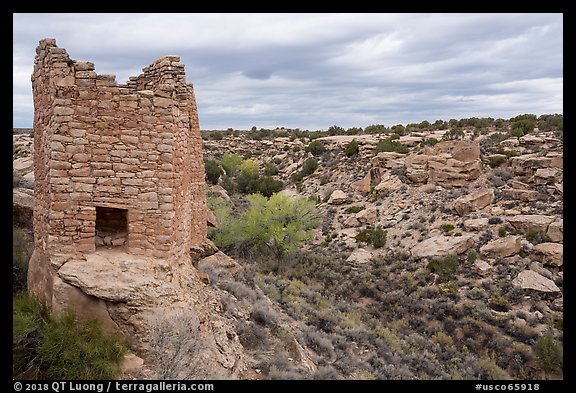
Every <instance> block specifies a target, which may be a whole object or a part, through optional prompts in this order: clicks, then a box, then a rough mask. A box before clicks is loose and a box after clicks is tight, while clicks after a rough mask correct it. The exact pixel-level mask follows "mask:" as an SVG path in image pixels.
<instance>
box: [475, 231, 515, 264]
mask: <svg viewBox="0 0 576 393" xmlns="http://www.w3.org/2000/svg"><path fill="white" fill-rule="evenodd" d="M521 239H522V238H521V237H520V236H507V237H504V238H500V239H496V240H492V241H491V242H489V243H488V244H485V245H484V246H482V247H480V253H481V254H482V255H484V256H485V257H487V258H493V259H498V258H505V257H509V256H510V255H514V254H517V253H518V252H519V251H520V247H521Z"/></svg>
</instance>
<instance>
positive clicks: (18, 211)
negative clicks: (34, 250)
mask: <svg viewBox="0 0 576 393" xmlns="http://www.w3.org/2000/svg"><path fill="white" fill-rule="evenodd" d="M33 213H34V195H33V194H32V191H31V190H28V189H25V188H14V189H12V219H13V221H14V223H17V224H19V225H23V226H25V227H28V228H32V217H33Z"/></svg>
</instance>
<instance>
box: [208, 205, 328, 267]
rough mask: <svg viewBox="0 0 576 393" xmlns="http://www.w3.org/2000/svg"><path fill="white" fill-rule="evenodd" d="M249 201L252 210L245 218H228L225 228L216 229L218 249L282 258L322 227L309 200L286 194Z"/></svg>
mask: <svg viewBox="0 0 576 393" xmlns="http://www.w3.org/2000/svg"><path fill="white" fill-rule="evenodd" d="M246 199H247V200H248V203H249V207H248V208H247V209H246V210H245V211H244V212H243V213H242V214H240V215H239V216H238V217H229V218H225V219H224V222H225V225H222V224H221V225H220V226H219V227H218V228H215V231H214V233H213V241H214V243H215V244H216V245H217V246H218V247H219V248H221V249H223V250H227V251H235V252H237V253H239V254H246V253H259V252H264V251H266V250H270V251H272V252H273V253H274V254H275V255H276V256H277V257H282V256H284V255H287V254H289V253H291V252H292V251H294V250H295V249H296V247H297V246H298V245H299V244H300V243H302V242H304V241H306V240H309V239H311V238H312V237H313V236H314V228H316V227H317V226H318V225H319V224H320V218H319V216H318V213H317V211H316V206H315V204H314V203H313V202H311V201H309V200H307V199H303V198H296V197H289V196H287V195H283V194H274V195H272V196H271V197H270V199H267V198H266V197H264V196H262V195H260V194H253V195H249V196H247V197H246ZM217 218H218V219H219V220H220V217H218V215H217Z"/></svg>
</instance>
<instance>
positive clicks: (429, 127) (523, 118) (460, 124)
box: [202, 113, 564, 142]
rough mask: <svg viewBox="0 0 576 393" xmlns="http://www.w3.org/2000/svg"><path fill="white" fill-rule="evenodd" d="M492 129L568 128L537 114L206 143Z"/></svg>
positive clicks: (217, 134) (285, 132) (253, 134)
mask: <svg viewBox="0 0 576 393" xmlns="http://www.w3.org/2000/svg"><path fill="white" fill-rule="evenodd" d="M489 127H491V128H493V129H494V130H496V131H506V130H509V129H510V130H512V131H514V133H513V135H515V136H522V135H525V134H527V133H529V132H531V131H532V130H533V129H534V128H538V129H539V130H541V131H558V132H562V131H563V128H564V115H561V114H557V113H555V114H543V115H540V116H536V115H534V114H522V115H518V116H514V117H511V118H509V119H502V118H498V119H494V118H492V117H470V118H462V119H459V120H457V119H450V120H448V121H446V120H442V119H438V120H435V121H434V122H433V123H431V122H430V121H428V120H423V121H421V122H420V123H408V124H406V125H402V124H396V125H393V126H391V127H386V126H385V125H383V124H370V125H368V126H366V127H365V128H362V127H350V128H347V129H345V128H344V127H341V126H338V125H332V126H330V127H328V129H327V130H326V131H324V130H315V131H310V130H300V129H299V128H295V129H287V128H284V127H282V128H276V129H266V128H260V129H258V128H257V127H256V126H254V127H252V128H251V129H250V130H248V131H241V130H235V129H233V128H228V129H227V130H211V131H203V132H202V138H203V139H213V140H220V139H222V138H224V137H228V136H235V137H238V136H240V135H241V134H245V135H246V136H247V137H248V139H252V140H263V139H273V138H279V137H285V138H289V139H290V140H291V141H293V140H295V139H301V140H302V142H304V141H305V138H306V139H308V140H314V139H316V138H320V137H322V136H335V135H367V134H398V135H400V136H402V135H407V134H409V133H411V132H422V131H437V130H453V129H476V130H479V133H487V132H488V128H489Z"/></svg>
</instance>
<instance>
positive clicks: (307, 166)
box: [290, 158, 318, 183]
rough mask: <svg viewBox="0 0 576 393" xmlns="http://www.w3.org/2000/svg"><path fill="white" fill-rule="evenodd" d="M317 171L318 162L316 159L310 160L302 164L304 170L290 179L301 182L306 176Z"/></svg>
mask: <svg viewBox="0 0 576 393" xmlns="http://www.w3.org/2000/svg"><path fill="white" fill-rule="evenodd" d="M316 169H318V160H316V159H315V158H308V159H306V161H304V164H302V169H301V170H300V171H298V172H294V173H293V174H292V176H291V177H290V178H291V180H292V181H293V182H296V183H297V182H300V181H302V179H304V178H305V177H306V176H308V175H311V174H313V173H314V172H315V171H316Z"/></svg>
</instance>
